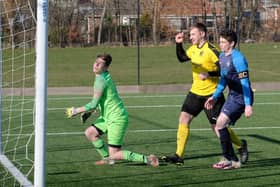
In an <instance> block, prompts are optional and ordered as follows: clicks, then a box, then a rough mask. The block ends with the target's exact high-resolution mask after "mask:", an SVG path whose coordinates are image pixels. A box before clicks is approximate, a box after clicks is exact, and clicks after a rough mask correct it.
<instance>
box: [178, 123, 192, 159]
mask: <svg viewBox="0 0 280 187" xmlns="http://www.w3.org/2000/svg"><path fill="white" fill-rule="evenodd" d="M189 131H190V130H189V127H188V125H187V124H179V127H178V131H177V150H176V154H177V155H178V156H179V157H183V155H184V152H185V145H186V143H187V141H188V137H189Z"/></svg>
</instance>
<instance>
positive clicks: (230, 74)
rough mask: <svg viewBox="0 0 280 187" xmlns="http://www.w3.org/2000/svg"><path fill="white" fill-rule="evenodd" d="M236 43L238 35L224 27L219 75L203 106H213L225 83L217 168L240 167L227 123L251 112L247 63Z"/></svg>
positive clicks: (218, 126) (218, 121) (218, 124)
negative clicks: (226, 90) (220, 150)
mask: <svg viewBox="0 0 280 187" xmlns="http://www.w3.org/2000/svg"><path fill="white" fill-rule="evenodd" d="M236 43H237V35H236V33H235V32H234V31H231V30H226V31H222V32H221V33H220V48H221V50H222V53H221V55H220V57H219V63H220V73H221V79H220V82H219V84H218V87H217V89H216V91H215V93H214V94H213V96H212V97H210V98H209V99H208V100H207V101H206V102H205V108H207V109H210V108H212V107H213V105H214V103H215V102H216V100H217V98H218V97H219V96H220V95H221V94H222V92H223V90H224V89H225V87H226V86H228V88H229V94H228V97H227V100H226V102H225V103H224V105H223V108H222V110H221V113H220V115H219V117H218V119H217V123H216V132H218V134H219V138H220V143H221V147H222V152H223V157H224V159H223V160H221V161H220V162H218V163H216V164H214V165H213V168H217V169H233V168H240V167H241V163H240V161H239V159H238V158H237V156H236V155H235V153H234V150H233V147H232V141H231V138H230V135H229V132H228V125H234V123H235V122H236V121H237V120H238V119H239V118H240V117H241V115H242V114H243V113H244V114H245V116H246V117H250V116H251V115H252V114H253V107H252V106H253V91H252V89H251V84H250V80H249V72H248V64H247V61H246V59H245V57H244V55H243V54H242V53H241V52H240V51H238V50H237V49H235V48H234V47H235V45H236Z"/></svg>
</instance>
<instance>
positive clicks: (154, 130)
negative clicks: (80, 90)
mask: <svg viewBox="0 0 280 187" xmlns="http://www.w3.org/2000/svg"><path fill="white" fill-rule="evenodd" d="M232 129H234V130H267V129H280V127H237V128H232ZM174 131H177V129H143V130H129V131H127V132H128V133H143V132H148V133H149V132H174ZM191 131H212V129H211V128H200V129H191ZM19 135H20V136H30V135H32V136H33V135H34V134H9V135H7V134H3V136H19ZM59 135H84V132H49V133H47V136H59Z"/></svg>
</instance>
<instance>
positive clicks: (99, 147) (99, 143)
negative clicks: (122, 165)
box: [92, 139, 109, 158]
mask: <svg viewBox="0 0 280 187" xmlns="http://www.w3.org/2000/svg"><path fill="white" fill-rule="evenodd" d="M92 144H93V145H94V147H95V149H96V151H97V152H98V153H99V154H100V155H101V157H102V158H105V157H109V153H108V148H107V146H106V145H105V144H104V142H103V140H102V139H97V140H96V141H93V142H92Z"/></svg>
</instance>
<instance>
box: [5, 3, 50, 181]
mask: <svg viewBox="0 0 280 187" xmlns="http://www.w3.org/2000/svg"><path fill="white" fill-rule="evenodd" d="M0 11H1V10H0ZM0 25H1V16H0ZM0 34H2V30H1V27H0ZM47 67H48V0H37V24H36V72H35V90H36V91H35V143H34V146H35V147H34V150H35V151H34V181H33V184H32V182H30V181H29V180H28V179H27V177H26V176H25V175H23V174H22V173H21V172H20V170H19V169H17V168H16V166H15V165H14V164H13V163H12V162H11V161H10V160H9V159H8V158H7V157H6V156H5V155H4V154H3V151H2V150H3V149H2V93H3V90H2V43H1V39H0V74H1V75H0V163H1V164H2V165H3V166H4V167H5V168H6V169H7V170H8V171H9V172H10V173H11V174H12V175H13V177H14V178H15V179H16V180H17V181H18V182H19V183H20V185H21V186H24V187H33V186H35V187H44V186H45V175H46V168H45V160H46V132H45V131H46V108H47Z"/></svg>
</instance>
